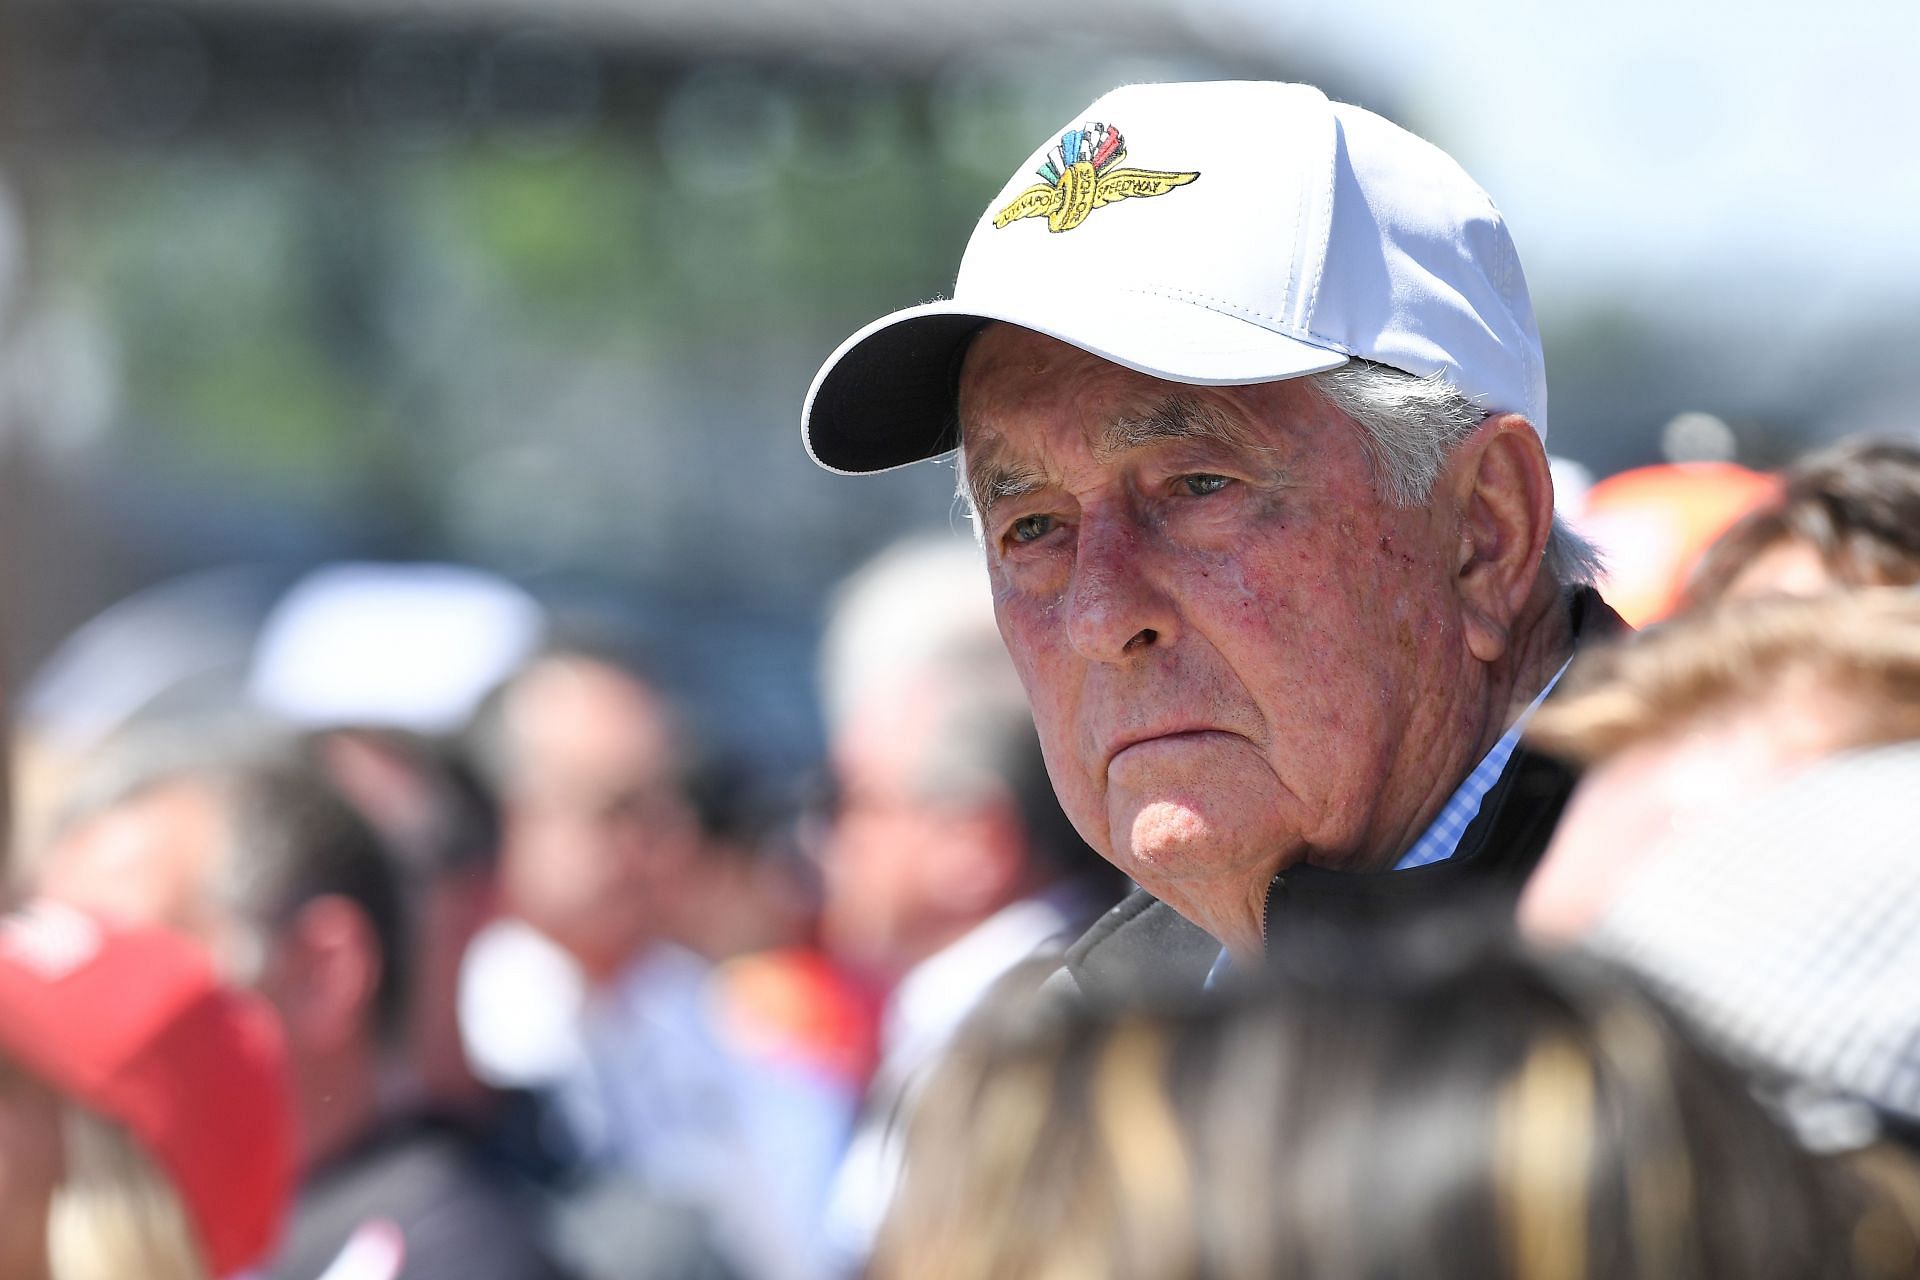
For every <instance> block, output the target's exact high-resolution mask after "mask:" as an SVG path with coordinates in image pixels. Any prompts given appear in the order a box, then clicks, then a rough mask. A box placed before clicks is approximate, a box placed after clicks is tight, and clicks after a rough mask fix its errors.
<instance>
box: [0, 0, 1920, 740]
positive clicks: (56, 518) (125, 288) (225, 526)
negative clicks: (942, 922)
mask: <svg viewBox="0 0 1920 1280" xmlns="http://www.w3.org/2000/svg"><path fill="white" fill-rule="evenodd" d="M1311 34H1312V25H1311V24H1310V23H1307V22H1305V21H1304V20H1296V19H1292V18H1288V17H1286V16H1285V15H1281V14H1278V13H1274V14H1271V15H1266V16H1265V17H1262V16H1261V9H1260V6H1258V5H1251V4H1245V3H1236V0H1118V2H1117V3H1112V4H1104V5H1102V6H1100V7H1099V8H1098V10H1097V11H1094V10H1088V9H1086V8H1085V7H1083V6H1071V5H1068V4H1065V3H1064V2H1063V0H983V2H982V3H979V4H972V5H965V6H961V5H952V4H936V3H932V2H931V0H895V2H888V0H820V2H818V3H796V2H794V0H724V2H722V3H712V2H710V0H705V2H703V0H549V2H547V3H541V4H533V3H530V2H528V0H167V2H164V3H140V4H123V3H103V2H101V0H10V3H8V4H6V5H4V6H0V440H4V441H5V443H6V450H5V453H6V457H7V462H6V466H7V473H6V474H7V480H6V481H5V484H6V494H5V502H4V506H5V508H6V511H7V518H8V519H9V520H11V521H12V522H14V524H15V526H16V528H17V530H18V532H16V533H15V534H13V535H12V536H9V538H8V543H7V545H8V547H9V552H10V554H9V555H8V557H7V566H6V569H5V570H4V572H5V573H6V574H8V575H9V576H10V578H11V579H12V583H13V588H14V592H15V595H16V597H17V599H18V606H17V607H16V608H15V609H14V610H13V611H12V612H11V613H10V615H9V617H8V619H7V629H8V631H9V634H8V637H7V639H8V643H9V645H10V647H11V649H12V650H13V653H14V660H15V664H16V667H17V669H18V670H19V671H21V672H23V673H24V672H31V670H32V669H33V668H34V667H35V666H36V665H37V664H38V663H39V662H40V660H41V659H43V658H44V657H45V655H46V654H47V653H49V652H50V651H51V649H52V648H53V646H54V645H55V644H56V643H57V642H58V640H59V639H60V638H61V637H62V636H64V635H66V634H67V633H68V632H70V631H71V630H72V629H73V628H74V627H75V626H77V625H78V624H79V623H80V622H82V621H83V620H84V619H86V618H88V617H90V616H92V615H93V614H95V613H97V612H98V611H99V610H100V609H101V608H103V607H104V606H106V605H108V604H109V603H111V602H112V601H114V600H116V599H119V598H121V597H123V596H125V595H127V594H128V593H130V592H131V591H133V590H135V589H137V588H140V587H142V586H145V585H148V584H150V583H152V582H155V581H157V580H160V579H163V578H167V577H171V576H173V575H175V574H178V573H182V572H187V571H192V570H197V569H204V568H208V567H213V566H220V565H228V564H232V563H235V562H240V563H244V564H246V565H247V566H249V567H250V568H251V569H252V570H253V571H255V572H256V573H259V574H262V575H263V576H265V577H267V578H270V579H273V580H279V581H290V580H291V579H292V578H294V577H295V576H297V575H298V574H299V573H300V572H302V571H304V570H305V569H307V568H309V567H311V566H312V565H314V564H316V563H319V562H322V561H326V560H334V559H340V558H358V559H435V560H452V561H461V562H467V563H474V564H478V565H480V566H483V567H486V568H489V569H492V570H496V571H500V572H504V573H506V574H508V575H510V576H512V577H514V578H515V579H517V580H518V581H520V582H521V583H523V584H524V585H527V586H529V587H531V588H532V589H534V590H535V591H536V593H537V594H539V595H541V596H542V597H543V599H546V600H548V601H550V602H555V603H559V604H562V605H565V604H567V603H569V602H571V603H572V604H573V605H575V606H578V607H581V608H586V609H588V610H590V611H599V612H602V613H612V614H616V615H619V617H620V619H621V622H622V624H623V625H625V626H626V627H628V629H630V630H634V631H637V632H639V633H641V634H642V635H643V636H644V637H645V638H646V639H648V640H649V641H650V642H651V643H652V646H653V648H654V649H655V651H656V656H657V657H658V658H659V660H660V661H661V663H662V665H663V667H664V668H665V669H666V672H667V674H668V675H669V677H670V678H672V679H675V680H677V681H678V682H680V683H682V684H684V685H686V686H688V687H689V688H690V690H691V692H692V693H693V695H694V696H695V698H696V699H698V700H700V701H701V702H702V703H703V704H704V707H705V709H707V710H710V711H711V712H712V713H713V714H714V715H715V717H716V720H717V722H718V723H720V724H722V725H728V726H732V727H733V728H734V729H735V731H736V732H739V733H746V734H750V735H751V737H752V738H753V741H754V744H755V746H756V748H758V749H761V750H766V751H770V752H771V753H772V754H774V755H776V756H782V757H789V758H791V757H795V756H811V755H812V754H814V753H815V752H817V750H818V744H819V732H820V731H819V725H818V719H817V713H816V712H815V710H814V708H813V707H812V706H811V704H810V703H809V701H808V700H807V698H806V696H805V693H804V690H805V689H806V688H807V685H808V678H807V677H808V672H809V671H810V669H811V665H812V655H811V646H812V644H813V641H814V634H815V629H816V627H817V623H818V620H819V609H820V604H819V602H820V601H821V599H822V598H823V597H824V594H825V592H826V589H827V587H828V586H829V584H831V583H832V582H833V581H835V580H837V579H838V578H839V577H840V576H841V575H843V574H844V573H845V572H846V571H847V570H848V569H849V568H850V567H851V566H853V565H854V564H856V563H858V562H859V561H860V560H862V559H863V558H865V557H866V556H868V555H870V554H871V553H872V552H873V551H874V550H876V549H877V548H878V547H880V546H881V545H883V544H885V543H886V542H888V541H890V540H891V539H893V538H894V537H896V536H898V535H900V534H901V533H902V532H905V531H908V530H911V529H914V528H920V527H924V526H925V525H926V524H927V523H928V522H929V518H930V514H929V513H938V512H945V511H948V510H949V508H948V507H947V505H946V503H945V502H944V495H945V493H946V492H947V491H948V490H949V489H950V486H951V481H952V477H951V474H950V473H949V472H948V471H947V470H946V469H945V468H944V467H922V468H915V469H910V470H909V471H906V472H903V473H900V474H896V475H892V476H889V477H886V478H884V479H882V480H879V481H876V482H873V483H870V484H866V485H862V486H860V488H859V490H858V492H857V493H854V492H853V491H852V490H850V489H849V488H848V487H846V486H844V485H842V484H840V483H838V482H837V481H836V479H835V478H834V477H830V476H824V475H821V474H819V473H817V472H816V471H815V470H814V468H812V467H811V465H810V464H809V463H808V462H807V460H806V458H805V456H804V454H803V453H802V452H801V451H800V450H799V449H797V448H795V447H794V441H793V432H794V416H795V408H796V406H797V405H798V403H799V400H800V398H801V395H802V394H803V392H804V389H805V386H806V383H807V378H808V376H809V374H810V373H811V371H812V369H813V368H814V367H815V366H816V365H817V363H818V361H819V359H820V357H821V356H822V355H823V354H824V353H825V351H826V350H827V349H828V348H829V347H830V346H831V344H832V343H833V341H834V340H835V339H836V338H837V337H838V335H840V334H843V333H846V332H848V331H850V330H851V329H852V328H854V327H855V326H856V325H857V324H859V323H860V322H861V321H862V320H864V319H865V318H867V317H869V316H872V315H877V314H880V313H882V312H884V311H887V310H889V309H891V308H893V307H895V306H898V305H902V304H905V303H909V302H912V301H915V300H918V299H923V298H928V297H932V296H935V295H937V294H941V293H943V292H945V291H946V290H947V289H948V287H949V286H950V284H951V279H950V275H949V272H950V268H951V262H952V259H953V254H954V251H955V250H956V248H957V247H958V246H959V245H960V244H961V242H962V241H963V240H964V238H965V234H966V231H967V228H968V227H969V226H970V225H971V223H972V221H973V219H974V218H975V217H976V216H977V214H978V212H979V210H980V208H981V207H982V206H983V204H984V202H985V201H986V200H987V199H988V197H990V196H991V195H992V194H993V192H994V191H996V190H997V189H998V187H999V185H1000V183H1001V182H1002V181H1003V180H1004V178H1005V176H1006V175H1005V172H1004V170H1005V167H1006V165H1007V164H1008V163H1009V162H1010V160H1011V158H1013V157H1016V156H1018V155H1019V154H1021V153H1022V152H1023V151H1024V149H1025V148H1026V146H1027V145H1028V142H1029V140H1030V138H1031V137H1032V136H1033V135H1034V134H1035V133H1036V132H1044V131H1045V130H1046V129H1047V128H1051V127H1057V126H1058V124H1059V123H1060V122H1061V121H1062V120H1064V119H1065V116H1066V113H1067V112H1069V111H1071V110H1072V109H1073V108H1074V106H1075V105H1077V104H1078V103H1081V102H1084V101H1086V100H1088V99H1089V98H1091V97H1092V96H1093V95H1094V94H1095V93H1097V92H1099V91H1100V90H1102V89H1104V88H1106V87H1108V86H1110V85H1111V84H1113V83H1116V82H1119V81H1123V80H1129V79H1159V78H1174V77H1182V78H1185V77H1208V76H1259V77H1277V78H1287V79H1306V80H1312V81H1314V82H1316V83H1319V84H1321V85H1322V86H1323V87H1325V88H1326V89H1327V90H1328V91H1329V92H1330V93H1331V94H1332V95H1333V96H1335V97H1338V98H1343V99H1347V100H1350V101H1356V102H1360V103H1363V104H1364V105H1367V106H1369V107H1371V108H1373V109H1375V110H1378V111H1380V112H1381V113H1383V114H1385V115H1387V116H1389V117H1391V118H1395V119H1398V120H1401V121H1402V122H1404V123H1406V124H1408V125H1410V126H1412V127H1414V128H1416V130H1417V131H1420V132H1422V133H1424V134H1427V135H1428V136H1435V137H1438V138H1439V139H1440V140H1441V141H1442V142H1445V141H1446V138H1445V136H1444V132H1443V131H1441V130H1437V129H1435V128H1432V127H1429V123H1430V122H1429V121H1427V120H1424V119H1423V116H1426V115H1428V114H1430V113H1431V112H1432V111H1433V110H1434V107H1435V104H1434V103H1433V102H1431V101H1430V100H1428V99H1425V98H1423V97H1421V95H1420V94H1419V92H1418V91H1417V90H1415V89H1412V88H1410V87H1409V86H1408V85H1407V84H1406V83H1405V82H1404V81H1403V79H1402V78H1401V77H1399V76H1397V75H1396V74H1394V72H1393V71H1392V70H1391V69H1390V68H1391V65H1392V64H1391V63H1390V62H1389V61H1386V60H1382V61H1380V62H1378V63H1372V64H1369V63H1356V62H1355V61H1354V59H1353V57H1352V54H1351V52H1350V48H1349V51H1348V52H1346V53H1341V54H1336V53H1335V52H1334V50H1335V49H1336V48H1340V47H1341V46H1340V44H1339V43H1338V42H1334V43H1328V42H1325V41H1315V40H1314V39H1312V38H1310V37H1311ZM1349 46H1350V42H1349ZM1570 136H1571V135H1570ZM1247 145H1249V146H1255V147H1257V146H1259V145H1260V140H1259V138H1258V136H1257V130H1249V133H1248V140H1247ZM1556 159H1557V158H1556ZM1496 194H1497V195H1498V194H1499V192H1498V191H1496ZM1509 212H1510V213H1511V212H1512V210H1511V209H1509ZM1520 230H1521V239H1522V243H1523V244H1529V243H1533V242H1534V239H1533V237H1532V236H1529V235H1528V234H1527V233H1528V230H1529V229H1528V228H1527V227H1524V226H1523V227H1522V228H1521V229H1520ZM1528 265H1529V271H1530V275H1532V276H1534V277H1535V294H1536V296H1537V297H1540V298H1542V299H1543V303H1542V308H1543V314H1542V324H1543V328H1544V330H1545V332H1546V339H1547V349H1548V358H1549V363H1550V365H1551V366H1552V369H1553V386H1554V422H1555V428H1554V430H1555V438H1554V440H1553V442H1552V444H1553V447H1554V449H1555V451H1556V452H1562V453H1566V454H1568V455H1569V456H1571V457H1574V458H1576V459H1578V460H1579V461H1581V462H1583V463H1586V464H1587V465H1588V466H1589V467H1591V468H1592V469H1593V470H1594V471H1595V472H1596V474H1600V475H1604V474H1607V473H1609V472H1611V471H1615V470H1618V469H1620V468H1622V467H1626V466H1632V465H1639V464H1643V463H1647V462H1652V461H1657V460H1658V459H1659V458H1660V456H1661V455H1660V449H1659V437H1660V432H1661V428H1662V426H1663V425H1664V424H1666V423H1667V422H1668V421H1669V420H1671V419H1672V418H1674V416H1675V415H1676V414H1680V413H1682V412H1684V411H1687V410H1695V409H1709V410H1712V411H1713V412H1715V413H1719V414H1722V415H1724V416H1725V417H1726V418H1727V420H1728V421H1729V422H1730V423H1732V424H1733V426H1732V429H1733V431H1734V433H1735V435H1736V436H1737V443H1738V459H1737V460H1738V461H1740V462H1741V463H1744V464H1746V465H1748V466H1754V467H1767V466H1770V465H1773V464H1775V463H1777V462H1780V461H1783V460H1784V459H1785V458H1786V457H1788V456H1790V455H1791V454H1792V453H1793V452H1795V451H1796V450H1797V449H1798V448H1799V447H1800V446H1801V445H1802V444H1804V443H1805V442H1807V441H1808V440H1809V439H1810V438H1816V439H1817V438H1824V437H1831V436H1838V435H1841V434H1847V433H1850V432H1853V431H1859V430H1872V429H1881V430H1885V429H1886V428H1887V427H1888V426H1889V425H1897V424H1890V423H1889V421H1888V419H1887V416H1886V406H1889V405H1906V404H1910V403H1911V402H1912V397H1911V396H1910V395H1908V394H1906V392H1907V391H1908V390H1911V389H1912V388H1911V385H1910V384H1911V379H1912V378H1913V377H1920V374H1912V373H1910V372H1909V373H1905V374H1903V373H1901V372H1900V371H1901V370H1903V369H1907V368H1908V367H1909V366H1910V362H1907V361H1905V360H1904V359H1903V356H1902V353H1904V351H1905V350H1907V349H1909V345H1910V343H1909V339H1910V338H1911V336H1912V334H1911V332H1910V330H1911V323H1910V322H1909V325H1908V329H1907V330H1905V331H1903V330H1901V329H1900V327H1899V326H1897V325H1893V324H1889V323H1885V322H1884V321H1883V320H1878V319H1875V318H1874V317H1873V316H1869V315H1865V314H1864V313H1863V314H1862V315H1860V316H1858V317H1856V318H1855V319H1856V323H1855V325H1854V327H1852V328H1848V327H1846V326H1843V325H1839V324H1837V323H1827V325H1826V328H1825V329H1824V330H1822V331H1821V342H1822V343H1823V344H1824V345H1819V346H1802V347H1797V348H1792V347H1791V344H1792V342H1793V341H1795V339H1794V338H1793V336H1792V335H1791V334H1789V333H1787V332H1786V331H1784V330H1782V331H1781V332H1780V333H1779V334H1777V335H1775V338H1774V340H1775V341H1776V342H1777V343H1778V344H1779V347H1780V348H1781V349H1786V348H1791V350H1790V352H1789V354H1790V355H1791V358H1782V357H1781V352H1780V350H1778V349H1774V350H1769V349H1762V348H1758V347H1755V346H1754V345H1753V341H1752V338H1751V335H1750V334H1748V335H1744V336H1743V335H1738V334H1731V333H1727V332H1722V331H1720V330H1717V329H1716V328H1714V327H1713V326H1711V325H1704V324H1701V323H1700V322H1699V321H1698V319H1697V317H1696V316H1695V315H1693V314H1692V313H1690V312H1689V311H1688V310H1687V307H1686V305H1685V304H1686V302H1687V301H1688V300H1687V299H1683V298H1677V297H1673V298H1670V297H1652V296H1646V295H1645V294H1631V293H1627V294H1622V295H1618V296H1571V297H1570V296H1569V295H1567V294H1566V293H1564V292H1558V293H1557V292H1556V291H1555V289H1554V285H1553V279H1552V277H1551V274H1549V275H1548V276H1547V277H1546V278H1545V279H1542V278H1541V276H1542V273H1541V272H1540V270H1539V265H1538V264H1537V263H1536V262H1534V261H1533V260H1532V259H1529V264H1528ZM1890 287H1891V288H1892V290H1893V293H1894V294H1895V295H1898V294H1899V288H1900V285H1899V282H1898V281H1893V282H1891V285H1890ZM1628 288H1630V286H1628ZM1896 300H1897V298H1896ZM1896 310H1897V309H1896ZM1908 311H1911V308H1908ZM1812 314H1813V315H1814V319H1813V320H1809V321H1807V322H1806V325H1803V326H1802V328H1803V330H1804V329H1805V328H1806V327H1807V326H1809V325H1815V326H1816V327H1817V323H1816V322H1817V321H1818V316H1819V315H1820V314H1823V313H1820V312H1818V311H1817V310H1816V311H1815V312H1814V313H1812ZM1875 314H1876V315H1877V314H1879V313H1875ZM1876 413H1877V414H1879V416H1878V417H1875V416H1874V415H1875V414H1876ZM958 518H959V517H958V514H957V513H954V514H952V515H950V516H948V517H947V518H946V519H947V520H957V519H958ZM933 519H935V520H936V521H937V520H940V517H938V516H934V517H933Z"/></svg>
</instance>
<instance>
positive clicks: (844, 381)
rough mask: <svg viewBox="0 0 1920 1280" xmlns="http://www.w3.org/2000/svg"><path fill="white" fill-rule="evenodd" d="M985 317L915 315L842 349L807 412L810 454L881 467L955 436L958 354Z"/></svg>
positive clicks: (843, 466)
mask: <svg viewBox="0 0 1920 1280" xmlns="http://www.w3.org/2000/svg"><path fill="white" fill-rule="evenodd" d="M985 323H986V321H984V320H982V319H981V318H979V317H978V316H966V315H931V316H916V317H914V318H913V319H911V320H905V321H902V322H901V323H899V324H896V325H893V326H892V327H890V328H886V329H881V330H879V331H878V332H876V333H874V334H872V335H871V336H869V337H868V338H866V339H865V340H864V341H862V342H861V343H860V344H859V345H858V346H856V347H855V348H854V349H853V350H851V351H849V352H847V354H846V355H845V356H843V357H841V360H840V363H839V364H838V365H836V366H835V367H834V369H833V371H832V372H831V373H829V374H828V375H827V377H826V380H825V381H824V382H822V383H821V384H820V389H819V390H818V391H816V392H815V393H814V397H813V408H812V412H811V413H809V414H808V416H807V439H808V441H809V443H811V445H812V446H813V456H814V457H816V458H818V459H819V460H820V461H821V462H823V463H825V464H826V465H827V466H829V467H832V468H834V469H835V470H838V471H856V472H857V471H884V470H886V469H887V468H889V467H898V466H903V465H905V464H906V463H909V462H918V461H920V460H921V459H922V458H932V457H937V456H939V455H940V454H943V453H945V452H946V451H947V450H949V449H952V448H953V447H955V446H956V445H957V444H959V442H960V441H959V438H958V427H957V424H958V419H957V417H956V415H955V397H956V396H957V394H958V392H959V387H960V361H961V358H962V357H963V356H964V355H965V354H966V350H967V344H968V343H969V342H971V341H972V339H973V335H974V334H975V333H977V332H979V330H980V328H981V326H983V325H984V324H985Z"/></svg>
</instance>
